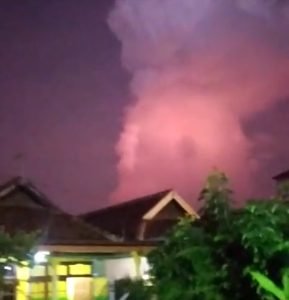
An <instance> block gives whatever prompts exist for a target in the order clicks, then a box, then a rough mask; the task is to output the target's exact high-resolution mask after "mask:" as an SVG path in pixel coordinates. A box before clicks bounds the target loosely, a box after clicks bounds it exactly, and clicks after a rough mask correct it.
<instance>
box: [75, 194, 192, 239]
mask: <svg viewBox="0 0 289 300" xmlns="http://www.w3.org/2000/svg"><path fill="white" fill-rule="evenodd" d="M185 215H190V216H192V217H193V218H197V217H198V216H197V214H196V212H195V211H194V210H193V209H192V207H191V206H190V205H189V204H188V203H187V202H186V201H185V200H184V199H183V198H182V197H181V196H180V195H179V194H178V193H177V192H175V191H174V190H165V191H162V192H158V193H155V194H152V195H148V196H144V197H141V198H137V199H133V200H130V201H126V202H122V203H119V204H115V205H112V206H109V207H105V208H102V209H99V210H96V211H93V212H89V213H87V214H84V215H82V216H81V218H82V219H83V220H84V221H85V222H87V223H88V224H90V225H92V226H94V227H98V228H101V229H102V230H105V231H107V232H110V233H112V234H114V235H115V236H117V237H118V238H119V239H121V240H122V241H159V240H161V239H162V238H163V236H164V234H165V233H166V231H167V230H168V229H171V228H172V226H173V225H174V224H176V223H177V222H178V220H179V219H180V218H181V217H184V216H185Z"/></svg>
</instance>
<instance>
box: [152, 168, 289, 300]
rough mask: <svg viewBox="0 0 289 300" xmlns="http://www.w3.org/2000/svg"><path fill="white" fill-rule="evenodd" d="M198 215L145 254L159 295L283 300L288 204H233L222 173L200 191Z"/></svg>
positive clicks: (288, 262)
mask: <svg viewBox="0 0 289 300" xmlns="http://www.w3.org/2000/svg"><path fill="white" fill-rule="evenodd" d="M200 201H201V202H202V209H201V210H200V213H199V216H200V218H199V219H197V220H191V219H190V218H186V219H184V220H181V222H180V223H179V224H178V225H177V226H176V227H175V228H174V230H172V231H171V232H170V233H169V234H168V236H167V238H166V239H165V242H164V243H163V244H162V245H161V246H160V247H159V248H157V249H156V250H154V251H152V253H151V254H150V256H149V262H150V264H151V275H152V281H153V285H154V288H155V293H156V294H157V295H158V298H159V299H160V300H176V299H182V300H192V299H194V300H227V299H228V300H229V299H234V300H243V299H251V300H254V299H262V300H263V299H264V300H265V299H267V300H268V299H282V300H289V277H288V274H289V271H288V270H289V203H287V202H286V201H283V200H282V199H281V198H278V197H276V198H274V199H259V200H251V201H248V202H247V204H246V205H245V206H244V207H243V208H238V209H237V208H235V207H234V205H233V201H232V192H231V191H230V189H229V185H228V180H227V177H226V176H225V174H223V173H221V172H218V171H215V172H214V173H212V174H211V175H210V176H209V177H208V180H207V184H206V186H205V187H204V189H203V190H202V192H201V195H200Z"/></svg>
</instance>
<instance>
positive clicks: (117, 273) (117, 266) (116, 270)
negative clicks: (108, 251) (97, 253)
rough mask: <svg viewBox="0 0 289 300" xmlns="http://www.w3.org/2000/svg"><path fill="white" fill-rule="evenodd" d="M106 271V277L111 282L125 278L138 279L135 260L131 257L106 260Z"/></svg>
mask: <svg viewBox="0 0 289 300" xmlns="http://www.w3.org/2000/svg"><path fill="white" fill-rule="evenodd" d="M105 271H106V276H107V278H108V279H109V280H110V281H114V280H118V279H121V278H125V277H131V278H134V277H136V267H135V263H134V259H133V258H131V257H128V258H116V259H108V260H106V261H105Z"/></svg>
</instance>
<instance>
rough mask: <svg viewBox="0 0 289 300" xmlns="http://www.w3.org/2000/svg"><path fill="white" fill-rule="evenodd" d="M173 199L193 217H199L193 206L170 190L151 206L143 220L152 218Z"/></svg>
mask: <svg viewBox="0 0 289 300" xmlns="http://www.w3.org/2000/svg"><path fill="white" fill-rule="evenodd" d="M172 201H175V202H177V204H178V205H179V206H180V207H181V208H182V209H183V210H184V211H185V212H186V213H187V214H188V215H189V216H192V217H193V218H199V216H198V214H197V213H196V212H195V211H194V210H193V208H192V207H191V206H190V205H189V204H188V203H187V202H186V201H185V200H184V199H183V198H182V197H181V196H180V195H179V194H178V193H177V192H175V191H173V190H172V191H170V192H169V193H168V194H166V195H165V196H164V197H163V198H162V199H161V200H160V201H159V202H158V203H157V204H156V205H155V206H154V207H152V208H151V209H150V210H149V211H148V212H147V213H146V214H145V215H144V216H143V220H145V221H149V220H152V219H153V218H154V217H155V216H156V215H157V214H158V213H160V212H161V210H163V209H164V208H165V207H166V206H167V205H168V204H169V203H170V202H172Z"/></svg>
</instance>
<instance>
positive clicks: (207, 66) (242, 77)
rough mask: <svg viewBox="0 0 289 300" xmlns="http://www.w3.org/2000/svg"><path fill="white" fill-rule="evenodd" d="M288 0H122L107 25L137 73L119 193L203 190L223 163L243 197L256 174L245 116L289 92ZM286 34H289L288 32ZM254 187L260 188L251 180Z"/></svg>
mask: <svg viewBox="0 0 289 300" xmlns="http://www.w3.org/2000/svg"><path fill="white" fill-rule="evenodd" d="M288 7H289V5H288V1H284V0H283V1H281V0H280V1H277V0H276V1H265V0H235V1H233V0H116V4H115V7H114V9H113V11H112V12H111V14H110V16H109V25H110V28H111V29H112V30H113V32H114V33H115V34H116V36H117V37H118V39H119V40H120V41H121V43H122V59H123V64H124V66H125V67H126V68H127V69H128V70H129V71H130V72H131V73H132V75H133V79H132V82H131V92H132V95H133V98H134V102H133V103H131V105H130V106H129V107H127V110H126V113H125V118H124V126H123V130H122V133H121V135H120V138H119V142H118V145H117V152H118V154H119V157H120V160H119V164H118V176H119V178H118V179H119V182H118V187H117V189H116V191H115V192H114V194H113V195H112V198H113V199H115V200H122V199H126V198H129V197H133V196H136V195H141V194H145V193H149V192H154V191H157V190H160V189H162V188H166V187H174V188H176V189H177V190H179V191H180V192H182V194H184V195H188V194H190V193H197V192H198V190H199V189H200V187H201V183H202V181H203V180H204V177H205V176H206V175H207V173H208V172H209V171H210V170H211V169H212V168H213V167H218V168H220V169H222V170H224V171H225V172H227V174H228V175H229V176H230V178H231V179H232V180H233V185H234V188H235V189H236V190H237V192H238V194H239V195H242V196H245V194H246V196H247V195H248V194H250V193H251V191H252V190H253V188H254V182H255V181H256V180H255V179H254V178H255V175H256V174H258V169H259V163H258V159H257V158H256V157H255V156H254V155H253V152H252V149H253V148H254V147H255V144H256V142H257V141H256V139H255V138H252V137H249V136H248V135H247V134H246V133H245V130H244V125H245V124H246V122H248V120H250V119H252V118H254V116H255V115H256V114H257V113H259V112H262V111H264V110H267V109H269V108H270V107H272V106H273V105H276V103H277V102H278V101H280V99H284V97H286V96H288V94H289V58H288V42H289V36H288V33H287V32H288V30H289V26H288V21H287V16H288V15H289V13H288V12H289V10H288ZM286 31H287V32H286ZM252 183H253V186H252Z"/></svg>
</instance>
